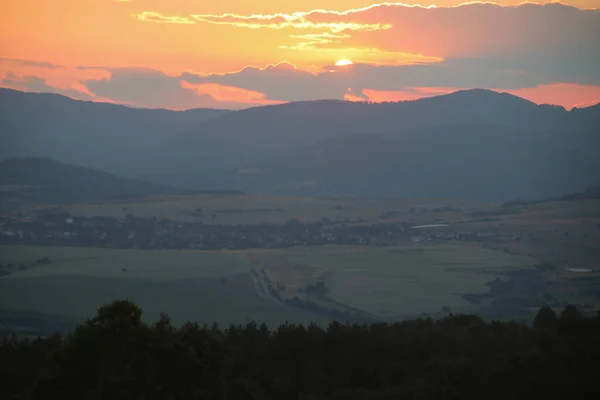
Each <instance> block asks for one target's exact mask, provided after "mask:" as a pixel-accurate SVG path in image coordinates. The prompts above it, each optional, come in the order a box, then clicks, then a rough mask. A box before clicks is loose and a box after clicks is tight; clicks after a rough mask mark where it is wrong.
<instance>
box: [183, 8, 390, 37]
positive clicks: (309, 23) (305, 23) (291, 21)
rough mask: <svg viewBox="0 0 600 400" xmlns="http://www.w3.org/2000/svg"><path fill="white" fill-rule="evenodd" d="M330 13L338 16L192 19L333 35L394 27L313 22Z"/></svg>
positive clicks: (208, 16)
mask: <svg viewBox="0 0 600 400" xmlns="http://www.w3.org/2000/svg"><path fill="white" fill-rule="evenodd" d="M317 13H328V14H337V12H336V11H309V12H296V13H293V14H253V15H238V14H229V13H228V14H221V15H211V14H193V15H192V18H194V19H195V20H197V21H200V22H205V23H208V24H215V25H231V26H235V27H238V28H251V29H261V28H268V29H284V28H295V29H325V30H328V31H330V32H332V33H338V32H343V31H348V30H349V31H361V30H362V31H378V30H386V29H390V28H391V27H392V25H391V24H388V23H381V22H372V23H361V22H357V21H352V20H350V19H348V20H340V21H327V20H320V21H319V20H317V19H315V20H313V18H312V16H313V14H317Z"/></svg>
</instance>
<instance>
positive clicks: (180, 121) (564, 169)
mask: <svg viewBox="0 0 600 400" xmlns="http://www.w3.org/2000/svg"><path fill="white" fill-rule="evenodd" d="M7 93H8V95H7V96H8V97H11V96H12V97H15V99H14V101H12V102H11V104H10V105H7V107H5V108H2V111H0V127H2V131H1V132H2V133H0V135H2V136H0V139H1V140H2V142H3V143H2V144H3V145H4V144H5V143H7V144H8V145H7V146H2V150H0V155H2V154H1V153H6V150H5V148H8V149H10V151H11V152H13V153H14V152H17V153H19V152H24V151H25V150H27V151H30V152H34V154H41V155H44V156H49V157H56V158H57V159H59V160H65V159H67V160H73V161H72V162H74V163H77V164H81V165H85V166H92V167H96V168H100V169H103V170H106V171H118V172H119V173H120V174H122V175H125V176H138V177H143V178H144V179H147V180H151V181H153V182H157V183H164V184H168V185H175V186H178V187H186V188H189V189H195V190H240V191H246V192H253V193H267V194H270V193H276V194H301V195H309V196H324V195H325V196H333V195H336V196H337V195H352V196H404V197H423V196H425V197H462V198H471V199H479V200H497V201H506V200H514V199H530V198H531V199H539V198H547V197H556V196H561V195H564V194H567V193H574V192H580V191H582V190H585V188H587V187H589V186H591V185H593V184H596V183H597V182H598V181H600V161H599V160H600V154H598V153H599V149H600V133H599V131H598V125H599V123H600V106H594V107H589V108H585V109H575V110H573V111H570V112H568V111H566V110H565V109H564V108H562V107H556V106H538V105H536V104H534V103H532V102H529V101H527V100H524V99H521V98H519V97H516V96H513V95H510V94H502V93H496V92H492V91H488V90H466V91H461V92H456V93H452V94H449V95H445V96H438V97H433V98H428V99H422V100H417V101H408V102H400V103H383V104H367V103H351V102H343V101H331V100H323V101H312V102H299V103H290V104H283V105H277V106H268V107H258V108H251V109H247V110H242V111H236V112H228V113H226V114H222V115H218V113H219V112H217V111H214V110H195V111H190V112H184V113H175V112H170V111H165V110H133V109H128V108H125V107H118V106H113V105H107V104H94V103H83V102H75V101H73V100H69V99H66V98H64V97H60V96H54V95H30V94H23V93H18V92H10V91H6V92H0V94H7ZM38 96H42V97H38ZM44 96H45V97H44ZM0 98H1V99H4V100H2V101H5V102H6V101H7V100H6V96H0ZM74 110H77V112H74ZM215 113H216V114H215ZM103 116H107V117H106V118H104V117H103ZM206 118H208V119H206ZM202 119H204V120H205V121H204V122H202V123H197V121H198V120H202ZM6 127H8V128H10V129H5V128H6ZM6 132H8V133H6ZM23 149H25V150H23ZM9 154H10V152H9ZM57 155H58V156H57ZM59 156H60V157H59Z"/></svg>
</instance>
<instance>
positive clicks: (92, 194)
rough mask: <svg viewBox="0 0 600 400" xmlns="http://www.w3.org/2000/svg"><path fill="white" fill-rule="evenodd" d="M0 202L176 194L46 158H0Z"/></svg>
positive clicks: (146, 184) (78, 199) (174, 190)
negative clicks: (0, 196)
mask: <svg viewBox="0 0 600 400" xmlns="http://www.w3.org/2000/svg"><path fill="white" fill-rule="evenodd" d="M2 186H4V187H7V188H9V190H4V191H1V192H0V194H1V195H2V198H0V203H3V202H8V201H24V202H34V203H47V204H62V203H79V202H88V201H93V200H109V199H123V198H128V197H137V196H148V195H152V194H172V193H177V190H176V189H173V188H170V187H168V186H162V185H156V184H152V183H147V182H143V181H138V180H132V179H124V178H120V177H117V176H115V175H111V174H109V173H106V172H100V171H96V170H93V169H89V168H84V167H79V166H74V165H67V164H62V163H59V162H56V161H53V160H50V159H46V158H31V157H29V158H12V159H8V160H4V161H0V187H2Z"/></svg>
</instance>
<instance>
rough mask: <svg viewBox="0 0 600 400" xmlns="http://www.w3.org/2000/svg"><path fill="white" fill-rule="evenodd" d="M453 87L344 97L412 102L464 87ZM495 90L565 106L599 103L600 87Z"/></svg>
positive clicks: (559, 85)
mask: <svg viewBox="0 0 600 400" xmlns="http://www.w3.org/2000/svg"><path fill="white" fill-rule="evenodd" d="M463 89H464V88H455V87H454V88H453V87H406V88H404V89H402V90H396V91H389V90H372V89H363V90H362V93H361V94H358V95H357V94H356V93H355V92H353V91H352V90H350V89H348V92H347V93H346V95H345V96H344V99H346V100H348V101H373V102H376V103H380V102H397V101H412V100H418V99H422V98H426V97H433V96H439V95H444V94H449V93H453V92H456V91H458V90H463ZM493 90H495V91H497V92H504V93H510V94H512V95H515V96H518V97H522V98H524V99H527V100H529V101H532V102H534V103H536V104H552V105H558V106H562V107H564V108H566V109H567V110H570V109H572V108H573V107H587V106H591V105H594V104H597V103H599V102H600V86H588V85H578V84H572V83H550V84H546V85H538V86H536V87H532V88H521V89H514V90H506V89H493Z"/></svg>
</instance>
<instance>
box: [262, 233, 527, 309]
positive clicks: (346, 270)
mask: <svg viewBox="0 0 600 400" xmlns="http://www.w3.org/2000/svg"><path fill="white" fill-rule="evenodd" d="M251 260H252V261H251V262H252V263H253V264H254V265H256V266H260V267H262V268H264V269H266V270H267V272H268V274H269V276H271V279H272V280H273V281H274V282H280V284H282V285H283V286H285V288H286V291H285V292H286V295H287V296H288V297H293V296H296V295H298V294H297V289H298V288H300V287H302V286H305V285H306V284H309V283H313V284H314V283H315V282H317V281H319V280H322V281H324V282H325V283H326V285H327V287H328V288H329V297H331V298H332V299H334V300H336V301H338V302H340V303H343V304H346V305H349V306H352V307H355V308H359V309H361V310H365V311H367V312H370V313H372V314H375V315H380V316H382V317H396V316H399V317H403V316H408V315H417V314H420V313H428V314H435V313H438V312H440V310H441V308H442V307H444V306H447V307H450V309H451V310H452V312H470V311H475V310H476V306H475V305H473V304H472V303H469V302H467V301H466V300H464V299H463V298H462V295H463V294H465V293H484V292H487V291H488V290H489V288H488V287H486V286H485V283H487V282H489V281H491V280H493V279H495V278H496V277H498V276H499V274H500V273H501V272H503V271H507V270H509V269H513V268H524V267H529V266H533V265H535V264H536V263H537V260H534V259H532V258H529V257H522V256H515V255H510V254H505V253H502V252H497V251H491V250H488V249H484V248H482V247H478V246H475V245H470V244H464V243H461V244H438V245H417V244H407V245H403V246H397V247H342V246H336V247H333V246H332V247H313V248H292V249H286V250H275V251H262V252H261V251H256V252H253V253H252V255H251ZM298 296H300V297H302V295H301V294H300V295H298Z"/></svg>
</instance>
